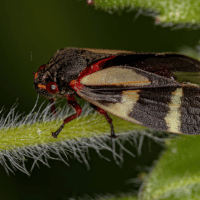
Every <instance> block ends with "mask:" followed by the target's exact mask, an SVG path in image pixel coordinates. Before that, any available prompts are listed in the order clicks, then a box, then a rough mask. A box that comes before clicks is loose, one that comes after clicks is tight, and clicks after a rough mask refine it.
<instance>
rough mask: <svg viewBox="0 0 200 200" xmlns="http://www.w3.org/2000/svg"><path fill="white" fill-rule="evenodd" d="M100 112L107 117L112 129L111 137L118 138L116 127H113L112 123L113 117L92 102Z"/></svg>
mask: <svg viewBox="0 0 200 200" xmlns="http://www.w3.org/2000/svg"><path fill="white" fill-rule="evenodd" d="M90 105H91V106H92V107H93V108H94V109H95V110H96V111H97V112H98V113H100V114H101V115H104V117H105V118H106V120H107V122H108V123H109V124H110V129H111V135H110V137H111V138H117V136H116V135H115V132H114V127H113V124H112V119H111V118H110V117H109V115H108V114H107V113H106V112H105V111H104V110H102V109H101V108H99V107H97V106H95V105H93V104H90Z"/></svg>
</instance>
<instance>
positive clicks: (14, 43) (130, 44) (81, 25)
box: [0, 0, 200, 199]
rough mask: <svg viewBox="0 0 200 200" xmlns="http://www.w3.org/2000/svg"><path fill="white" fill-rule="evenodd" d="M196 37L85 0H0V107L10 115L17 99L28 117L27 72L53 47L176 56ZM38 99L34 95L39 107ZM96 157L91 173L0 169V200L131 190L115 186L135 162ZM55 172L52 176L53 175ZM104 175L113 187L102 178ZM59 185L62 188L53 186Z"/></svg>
mask: <svg viewBox="0 0 200 200" xmlns="http://www.w3.org/2000/svg"><path fill="white" fill-rule="evenodd" d="M199 35H200V30H192V31H191V30H189V29H184V28H182V29H176V27H175V28H173V27H163V26H161V25H159V26H157V25H155V19H154V18H153V17H149V16H145V15H138V10H135V11H133V10H129V8H128V7H127V8H124V9H123V10H121V11H120V12H119V13H114V14H109V13H106V12H104V11H101V10H96V9H95V8H94V7H93V6H89V5H87V2H86V0H59V1H54V0H42V1H41V0H40V1H39V0H34V1H33V0H29V1H24V0H23V1H22V0H18V1H7V0H1V1H0V70H1V79H0V89H1V98H0V108H1V107H3V106H4V107H5V108H6V109H8V110H9V109H10V108H11V107H12V105H13V104H14V103H15V102H16V100H17V99H18V100H17V102H18V107H17V109H16V111H19V112H20V113H22V112H24V113H25V114H28V113H29V112H30V110H31V109H32V108H33V106H34V104H35V102H36V98H37V94H36V92H35V90H34V87H33V71H37V69H38V68H39V66H41V65H42V64H45V63H47V62H48V61H49V59H50V58H51V56H52V55H53V54H54V53H55V52H56V51H57V50H58V49H61V48H64V47H85V48H101V49H123V50H130V51H139V52H140V51H142V52H178V51H180V50H181V49H182V48H185V47H190V48H196V45H197V44H198V41H199ZM31 55H32V59H31ZM43 100H44V99H42V98H40V99H39V104H38V105H40V103H41V102H43ZM155 145H156V144H155ZM130 148H131V147H130ZM157 149H158V148H157V147H155V149H154V150H152V151H151V154H152V160H150V157H151V156H149V154H148V155H146V157H148V158H149V159H148V160H146V161H144V160H143V162H144V163H143V164H144V165H147V164H148V165H150V164H152V162H153V159H155V158H157V152H158V150H157ZM146 151H147V149H146ZM91 154H92V153H91ZM144 154H145V153H144ZM95 156H98V155H96V154H93V159H91V160H92V161H91V162H90V164H91V166H92V167H91V171H90V172H88V171H87V170H86V167H85V166H83V164H77V163H78V162H77V161H75V160H72V161H71V167H68V168H66V166H65V165H64V164H63V163H62V164H58V163H51V162H53V161H50V165H51V167H52V168H51V169H49V168H47V167H46V166H45V167H43V166H41V169H35V171H33V174H32V176H31V177H30V178H29V177H27V175H24V174H22V173H21V172H17V173H16V175H15V176H14V175H10V177H8V176H7V174H6V172H5V171H4V169H3V168H2V169H1V171H0V173H1V177H2V178H1V179H2V181H1V183H0V185H1V186H0V188H1V193H0V198H1V197H6V198H7V199H27V198H29V199H36V198H37V199H69V198H72V197H73V198H74V199H77V198H76V196H77V195H84V194H89V193H94V192H96V193H102V194H106V193H109V192H111V193H112V192H113V191H115V193H116V190H117V191H120V189H119V188H120V187H121V188H123V187H124V189H125V190H124V191H126V192H127V191H131V187H130V188H129V189H127V186H125V184H122V185H120V183H125V179H128V175H127V174H130V173H131V168H130V165H133V163H134V162H136V161H135V160H132V162H133V163H131V162H128V161H127V160H131V159H132V158H130V157H128V158H126V162H125V163H124V165H123V167H121V168H120V167H118V166H117V165H116V164H115V163H112V164H111V165H110V164H109V163H106V164H105V163H104V164H102V161H101V160H100V159H99V158H96V159H94V157H95ZM111 157H112V156H111ZM115 168H116V171H115ZM55 170H57V172H56V173H58V174H53V171H55ZM64 172H65V173H66V174H65V175H64ZM77 172H79V173H77ZM80 172H82V173H80ZM109 174H110V176H108V175H109ZM116 174H121V175H120V177H122V179H118V181H116V180H115V179H114V178H115V176H116ZM72 175H73V176H72ZM41 177H42V179H41V180H40V179H39V178H41ZM63 177H64V178H63ZM88 177H89V178H88ZM106 177H107V178H108V177H109V180H113V182H112V181H110V182H109V181H107V180H106ZM129 178H130V177H129ZM42 180H43V181H42ZM67 180H68V182H67V183H66V181H67ZM64 182H65V188H64V189H59V188H62V184H63V183H64ZM105 182H106V183H105ZM55 184H56V185H57V187H56V186H55ZM95 186H96V187H95ZM103 186H106V188H103ZM76 187H77V188H78V189H77V188H76ZM10 191H12V193H11V192H10ZM86 199H87V198H86Z"/></svg>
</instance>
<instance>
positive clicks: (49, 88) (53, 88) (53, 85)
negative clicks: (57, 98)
mask: <svg viewBox="0 0 200 200" xmlns="http://www.w3.org/2000/svg"><path fill="white" fill-rule="evenodd" d="M46 90H47V92H49V93H51V94H55V93H57V92H59V90H58V86H57V85H56V83H54V82H50V83H47V84H46Z"/></svg>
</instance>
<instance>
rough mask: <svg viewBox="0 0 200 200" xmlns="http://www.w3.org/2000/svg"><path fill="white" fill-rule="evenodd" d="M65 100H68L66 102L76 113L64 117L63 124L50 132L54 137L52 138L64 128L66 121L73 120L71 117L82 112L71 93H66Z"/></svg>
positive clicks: (73, 117) (75, 116)
mask: <svg viewBox="0 0 200 200" xmlns="http://www.w3.org/2000/svg"><path fill="white" fill-rule="evenodd" d="M67 100H68V104H69V105H70V106H71V107H72V108H74V110H75V111H76V114H74V115H71V116H70V117H67V118H66V119H64V121H63V124H62V125H61V127H60V128H59V129H58V130H57V131H56V132H52V137H54V138H57V136H58V134H59V133H60V131H61V130H62V129H63V128H64V126H65V124H66V123H68V122H70V121H71V120H73V119H75V118H77V117H78V116H80V114H81V112H82V108H81V107H80V105H79V104H78V103H77V101H76V99H75V98H74V96H73V95H67Z"/></svg>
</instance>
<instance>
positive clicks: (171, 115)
mask: <svg viewBox="0 0 200 200" xmlns="http://www.w3.org/2000/svg"><path fill="white" fill-rule="evenodd" d="M182 97H183V89H182V88H177V89H176V90H175V91H174V92H173V93H172V96H171V102H170V103H169V104H168V106H169V112H168V113H167V115H166V117H165V122H166V124H167V126H168V129H167V131H169V132H172V133H181V109H180V107H181V98H182Z"/></svg>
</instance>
